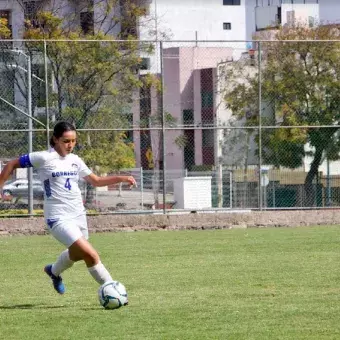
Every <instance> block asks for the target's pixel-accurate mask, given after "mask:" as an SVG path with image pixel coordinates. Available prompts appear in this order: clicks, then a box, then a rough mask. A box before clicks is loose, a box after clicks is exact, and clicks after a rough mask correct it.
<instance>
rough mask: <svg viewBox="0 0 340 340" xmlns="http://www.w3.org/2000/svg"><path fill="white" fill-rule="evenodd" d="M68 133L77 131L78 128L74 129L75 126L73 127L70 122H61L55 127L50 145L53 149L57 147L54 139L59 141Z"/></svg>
mask: <svg viewBox="0 0 340 340" xmlns="http://www.w3.org/2000/svg"><path fill="white" fill-rule="evenodd" d="M67 131H76V128H75V127H74V125H72V124H71V123H69V122H59V123H57V124H56V125H55V126H54V129H53V136H52V137H51V139H50V145H51V146H52V147H54V146H55V142H54V139H53V137H54V138H57V139H58V138H60V137H61V136H62V135H63V134H64V132H67Z"/></svg>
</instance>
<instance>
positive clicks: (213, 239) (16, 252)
mask: <svg viewBox="0 0 340 340" xmlns="http://www.w3.org/2000/svg"><path fill="white" fill-rule="evenodd" d="M339 238H340V229H339V227H308V228H307V227H304V228H281V229H272V228H270V229H244V230H216V231H159V232H139V233H112V234H94V235H91V240H92V243H93V244H94V246H95V247H96V248H97V249H98V250H99V252H100V255H101V257H102V261H103V262H104V263H105V265H106V266H107V267H108V269H109V270H110V271H111V273H112V275H113V277H114V279H117V280H119V281H121V282H122V283H124V284H125V286H126V288H127V290H128V293H129V306H127V307H124V308H121V309H119V310H113V311H107V310H104V309H103V308H102V307H100V306H99V303H98V300H97V284H96V283H95V281H94V280H93V279H92V277H91V276H90V275H89V274H88V272H87V270H86V268H85V266H84V265H83V264H82V263H77V264H76V265H75V266H74V267H73V268H72V269H71V270H69V271H67V272H65V273H64V275H63V277H64V281H65V284H66V288H67V292H66V294H65V295H64V296H59V295H57V294H56V293H55V292H54V290H53V289H52V285H51V284H50V282H49V279H48V278H47V276H46V275H45V274H44V273H43V267H44V265H45V264H46V263H49V262H53V261H54V259H55V258H56V256H57V255H58V254H59V252H60V251H61V250H62V247H61V245H59V244H58V243H57V241H55V240H54V239H52V238H51V237H49V236H31V237H3V238H0V252H1V253H0V254H1V256H0V275H1V278H0V338H1V339H6V340H9V339H157V340H159V339H171V340H172V339H228V340H229V339H261V340H264V339H293V340H297V339H309V340H311V339H340V322H339V320H340V272H339V265H340V247H339Z"/></svg>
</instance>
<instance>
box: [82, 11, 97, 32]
mask: <svg viewBox="0 0 340 340" xmlns="http://www.w3.org/2000/svg"><path fill="white" fill-rule="evenodd" d="M80 27H81V30H82V32H83V33H84V34H94V18H93V12H92V11H91V12H81V13H80Z"/></svg>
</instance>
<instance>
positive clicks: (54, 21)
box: [0, 0, 152, 171]
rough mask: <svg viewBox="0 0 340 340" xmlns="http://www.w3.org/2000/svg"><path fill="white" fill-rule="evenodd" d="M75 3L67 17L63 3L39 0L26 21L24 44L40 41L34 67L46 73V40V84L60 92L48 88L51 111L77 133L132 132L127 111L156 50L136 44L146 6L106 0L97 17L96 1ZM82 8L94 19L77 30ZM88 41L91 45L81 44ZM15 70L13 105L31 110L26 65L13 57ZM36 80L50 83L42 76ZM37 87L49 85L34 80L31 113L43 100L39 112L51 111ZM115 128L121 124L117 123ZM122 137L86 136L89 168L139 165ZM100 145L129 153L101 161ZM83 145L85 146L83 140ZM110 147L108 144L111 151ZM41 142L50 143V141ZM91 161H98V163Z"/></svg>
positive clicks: (33, 51)
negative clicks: (142, 67) (45, 62)
mask: <svg viewBox="0 0 340 340" xmlns="http://www.w3.org/2000/svg"><path fill="white" fill-rule="evenodd" d="M18 3H19V4H21V5H22V7H23V8H26V7H25V6H26V3H25V2H23V1H19V0H18ZM73 5H74V12H73V11H72V10H70V8H71V7H72V6H71V7H69V8H68V11H67V12H65V11H64V9H63V6H64V2H52V3H48V2H47V1H45V2H40V5H39V6H35V7H36V8H35V7H34V9H35V12H34V11H33V12H34V13H31V14H30V15H29V16H28V17H26V19H27V20H26V23H25V31H24V38H25V39H39V40H41V41H34V42H30V41H26V42H25V47H26V49H27V53H28V54H30V55H31V59H32V64H33V65H32V66H33V67H35V66H39V64H40V66H41V67H40V68H42V69H43V65H42V61H43V56H44V53H45V46H44V43H43V40H45V41H47V48H46V55H47V59H48V68H49V69H50V72H49V74H48V78H49V81H50V82H51V83H52V84H53V85H54V86H53V87H54V88H55V89H54V90H53V91H52V88H51V86H50V91H49V92H50V97H49V104H50V112H53V115H55V116H56V119H58V120H61V119H63V120H68V121H71V122H73V123H74V124H75V125H76V127H77V128H78V129H84V128H91V129H96V128H97V129H98V128H105V129H107V128H108V127H110V128H111V129H112V130H114V129H121V128H125V127H126V128H128V124H127V121H126V119H125V118H124V117H125V115H124V114H122V112H129V110H131V105H132V100H131V98H132V95H133V92H134V91H136V90H138V88H139V87H140V86H141V81H140V80H139V76H138V72H137V71H138V69H139V67H140V64H141V62H142V59H141V56H140V55H141V53H146V54H147V53H150V52H152V46H150V44H143V43H137V42H135V41H133V39H135V38H136V31H135V30H133V28H136V23H137V20H138V18H139V17H140V16H142V15H144V14H145V7H144V6H143V5H140V6H139V5H138V1H133V0H131V1H130V0H127V1H124V2H122V1H119V0H105V1H97V2H96V11H95V13H94V9H93V2H91V1H84V2H81V3H79V4H78V3H74V4H73ZM82 10H85V13H87V15H88V17H86V18H85V19H86V20H85V21H84V20H83V22H81V25H79V16H80V14H79V12H81V11H82ZM63 13H67V16H65V15H60V14H63ZM5 24H6V23H3V22H1V23H0V34H2V33H4V34H7V30H6V27H5ZM118 26H120V27H118ZM118 28H119V30H118ZM119 31H120V33H117V34H115V35H113V32H119ZM122 37H124V38H125V41H124V42H117V41H116V39H117V38H118V39H120V38H122ZM51 39H52V40H53V41H49V40H51ZM82 39H86V40H88V41H86V42H85V41H81V40H82ZM3 52H5V51H3ZM3 55H5V53H3ZM13 64H14V66H15V69H16V71H15V78H14V83H15V87H16V89H17V90H18V92H19V93H20V94H21V97H20V99H18V96H17V97H16V103H15V104H16V106H19V107H22V108H23V109H24V110H26V103H27V95H28V92H27V88H28V85H27V72H25V71H24V67H22V66H25V67H26V66H27V65H20V63H19V61H18V60H16V59H15V58H13V57H12V58H11V59H10V60H7V62H6V63H5V67H7V68H8V71H9V73H10V74H11V75H13V74H14V73H13V72H14V71H13ZM37 70H38V69H37ZM37 70H34V75H37ZM38 75H40V77H41V78H44V73H43V74H38ZM39 85H40V86H41V85H43V88H44V84H41V83H39V82H37V81H36V78H33V79H32V89H33V91H32V92H33V105H32V106H33V111H34V110H35V107H36V106H37V104H38V101H39V100H40V101H42V102H43V103H40V106H41V105H43V106H45V99H44V95H43V96H41V97H42V98H39V95H38V87H39ZM50 85H51V84H50ZM4 88H6V87H5V86H4ZM24 119H26V118H25V117H24ZM39 119H41V120H44V118H39ZM26 120H27V119H26ZM24 121H25V120H24ZM112 122H114V123H115V124H114V125H113V124H111V123H112ZM34 125H35V124H34ZM35 127H40V126H35ZM124 136H125V135H124V133H117V132H113V131H111V132H101V133H100V134H98V135H97V136H94V134H93V136H90V134H87V137H86V140H84V145H83V146H80V147H81V150H82V153H83V156H84V157H85V158H86V159H87V160H88V161H89V162H90V163H91V164H92V163H93V162H94V161H96V162H99V164H98V165H99V166H100V168H103V167H104V168H105V166H103V164H107V165H108V166H109V165H110V166H112V168H111V169H107V171H109V170H111V171H114V170H116V169H117V166H118V165H119V164H121V166H123V167H127V164H132V163H133V164H134V162H132V160H131V153H130V151H131V147H130V146H128V144H127V143H125V137H124ZM89 141H90V143H88V142H89ZM99 141H101V144H102V146H101V147H110V148H111V151H112V150H115V152H113V154H115V155H116V157H118V156H117V151H119V152H123V153H125V152H126V155H127V159H126V160H122V158H121V157H120V160H119V161H114V160H113V159H112V153H110V152H106V153H102V154H101V158H100V160H99V159H98V157H95V156H96V155H98V154H99V147H100V145H99V144H100V143H99ZM80 142H81V143H82V140H81V139H80ZM108 143H110V145H107V144H108ZM40 144H41V143H40ZM40 144H39V145H40ZM43 144H45V145H46V142H45V143H43ZM115 144H117V145H115ZM88 145H92V146H94V147H95V149H96V152H95V153H94V152H90V151H89V148H86V146H88ZM124 147H125V148H124ZM35 149H36V148H35ZM123 150H125V151H123ZM87 153H89V154H87ZM89 155H92V156H91V157H92V158H91V157H90V156H89ZM90 158H91V159H90ZM123 158H124V157H123Z"/></svg>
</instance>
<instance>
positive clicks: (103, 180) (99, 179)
mask: <svg viewBox="0 0 340 340" xmlns="http://www.w3.org/2000/svg"><path fill="white" fill-rule="evenodd" d="M84 179H85V181H86V182H88V183H90V184H91V185H93V186H94V187H104V186H106V185H112V184H118V183H122V182H123V183H127V184H128V185H130V186H131V187H133V186H137V183H136V180H135V179H134V178H133V176H119V175H117V176H97V175H95V174H94V173H91V174H90V175H88V176H85V177H84Z"/></svg>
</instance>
